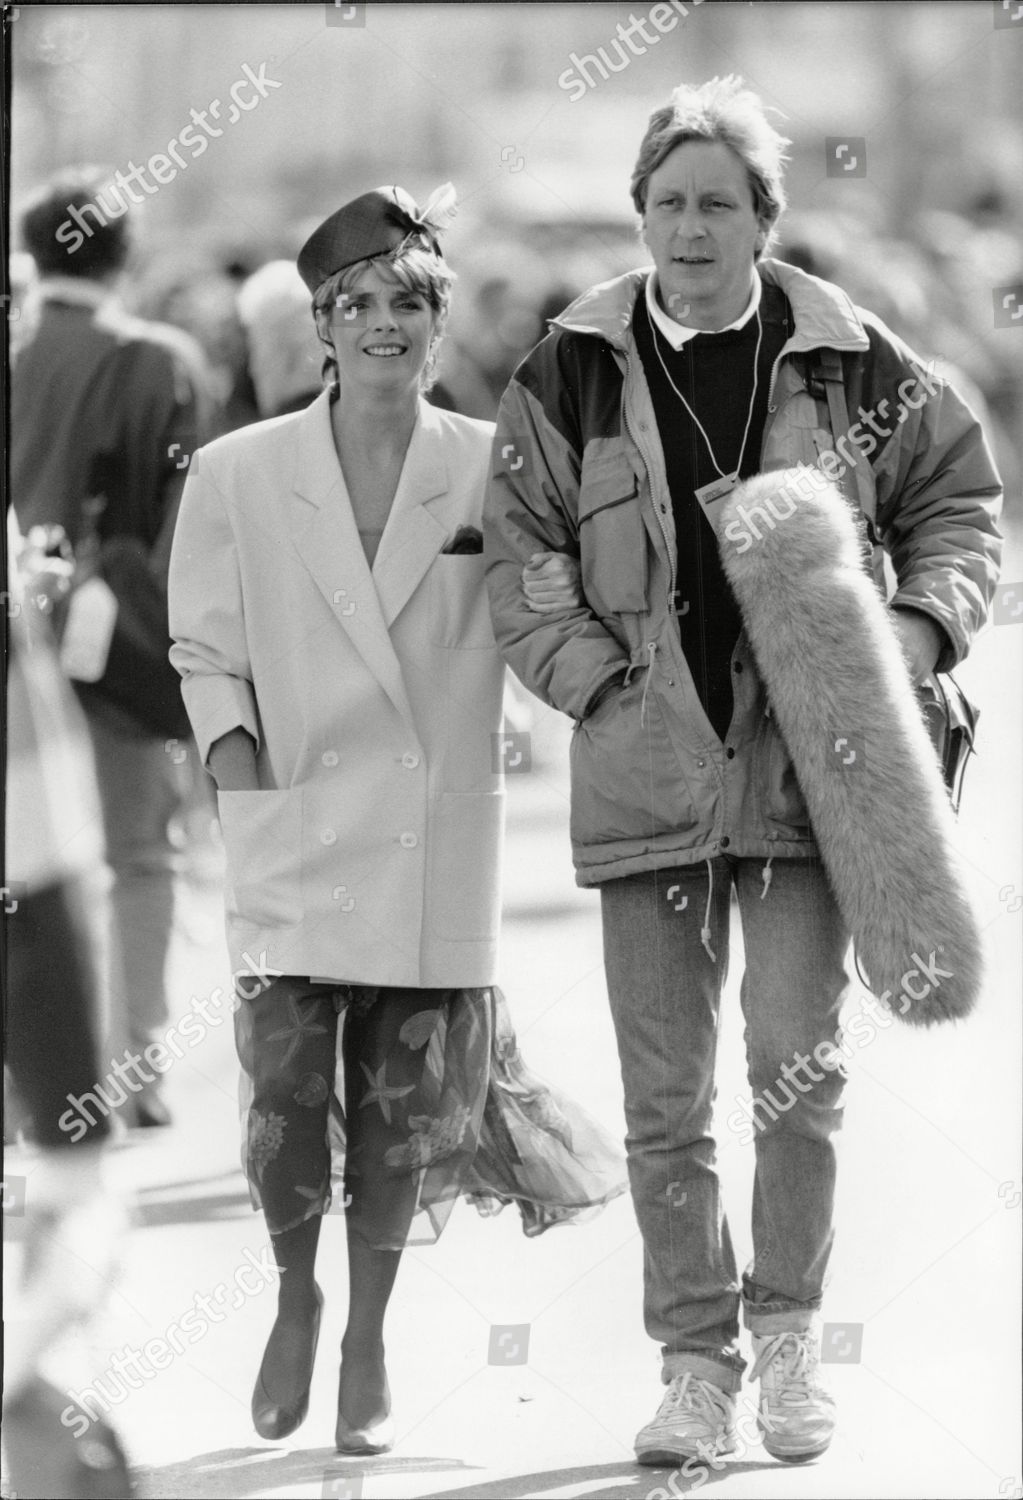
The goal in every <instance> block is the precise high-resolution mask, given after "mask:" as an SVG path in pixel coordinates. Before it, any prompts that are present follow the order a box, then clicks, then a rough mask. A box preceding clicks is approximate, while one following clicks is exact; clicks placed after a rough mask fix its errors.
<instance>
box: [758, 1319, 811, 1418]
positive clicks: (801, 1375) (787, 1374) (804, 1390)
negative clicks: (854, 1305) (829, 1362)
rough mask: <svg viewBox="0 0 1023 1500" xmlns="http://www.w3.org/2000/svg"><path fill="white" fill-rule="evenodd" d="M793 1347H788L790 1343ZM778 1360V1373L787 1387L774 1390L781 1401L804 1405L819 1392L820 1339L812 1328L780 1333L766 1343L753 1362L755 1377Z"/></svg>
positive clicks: (774, 1393)
mask: <svg viewBox="0 0 1023 1500" xmlns="http://www.w3.org/2000/svg"><path fill="white" fill-rule="evenodd" d="M789 1341H791V1343H790V1347H789V1348H788V1349H786V1347H785V1345H786V1343H789ZM775 1360H777V1361H778V1373H779V1375H780V1377H781V1381H782V1382H783V1388H782V1389H781V1390H778V1391H772V1392H771V1393H770V1394H771V1395H774V1396H777V1397H778V1399H779V1400H781V1401H788V1402H790V1403H791V1404H792V1405H794V1406H795V1405H801V1404H802V1403H804V1402H807V1401H809V1400H810V1399H811V1397H812V1396H815V1395H817V1394H818V1381H817V1363H818V1356H817V1340H816V1338H815V1336H814V1334H813V1333H812V1332H810V1331H809V1330H807V1331H806V1332H805V1333H793V1332H791V1331H788V1332H785V1333H778V1334H776V1335H775V1336H774V1338H772V1339H770V1341H769V1342H768V1343H766V1344H764V1346H763V1348H762V1349H761V1351H760V1353H759V1354H758V1355H757V1357H756V1359H755V1360H754V1363H753V1369H752V1370H751V1372H750V1379H751V1380H758V1379H759V1378H760V1377H761V1376H762V1375H763V1373H764V1371H765V1370H766V1368H767V1367H768V1365H771V1364H773V1363H774V1361H775Z"/></svg>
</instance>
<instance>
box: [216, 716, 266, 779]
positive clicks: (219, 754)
mask: <svg viewBox="0 0 1023 1500" xmlns="http://www.w3.org/2000/svg"><path fill="white" fill-rule="evenodd" d="M209 768H210V775H211V776H212V777H213V780H214V781H215V782H216V783H217V791H218V792H258V791H259V775H258V772H257V771H256V746H255V744H254V742H253V739H252V736H251V734H249V732H248V730H246V729H242V728H241V726H240V725H239V726H238V728H236V729H229V730H228V732H227V734H222V735H221V736H220V739H219V740H215V741H214V742H213V744H212V745H211V746H210V754H209Z"/></svg>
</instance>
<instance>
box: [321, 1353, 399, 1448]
mask: <svg viewBox="0 0 1023 1500" xmlns="http://www.w3.org/2000/svg"><path fill="white" fill-rule="evenodd" d="M343 1366H344V1358H343V1356H342V1368H343ZM382 1399H383V1404H384V1405H385V1406H386V1407H387V1414H386V1416H383V1417H379V1418H377V1420H376V1421H375V1422H367V1423H366V1424H365V1426H362V1427H353V1426H352V1424H351V1423H350V1422H349V1421H348V1420H347V1418H346V1417H345V1416H344V1415H343V1414H342V1411H341V1392H340V1390H339V1391H338V1398H337V1426H336V1427H335V1429H334V1445H335V1447H336V1448H337V1451H338V1452H339V1453H388V1452H389V1451H390V1450H391V1449H392V1448H393V1447H394V1419H393V1418H392V1416H391V1391H390V1387H389V1386H388V1384H387V1375H386V1373H385V1374H384V1384H383V1391H382Z"/></svg>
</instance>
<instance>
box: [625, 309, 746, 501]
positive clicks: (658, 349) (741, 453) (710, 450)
mask: <svg viewBox="0 0 1023 1500" xmlns="http://www.w3.org/2000/svg"><path fill="white" fill-rule="evenodd" d="M650 323H651V328H652V330H653V335H654V350H655V352H656V354H657V358H658V359H659V360H660V362H661V369H662V370H663V371H664V375H665V379H666V380H667V382H668V384H669V385H670V386H671V388H672V390H673V391H674V392H675V395H676V396H677V397H678V399H679V400H680V401H681V403H682V405H683V406H684V407H685V409H686V411H687V412H688V413H689V415H690V417H691V418H692V420H693V422H694V423H695V424H696V427H697V428H698V429H699V433H700V436H701V437H702V438H703V441H704V442H705V443H706V444H707V452H708V453H709V454H710V461H711V463H712V464H713V465H714V467H715V469H717V471H718V474H719V475H720V477H721V478H722V479H727V478H729V477H730V476H729V475H727V474H726V473H725V471H724V469H723V468H722V467H721V465H720V464H719V463H718V461H717V459H716V458H715V457H714V449H713V448H712V447H711V446H710V438H709V437H708V436H707V434H706V432H705V431H704V429H703V423H702V422H701V421H700V419H699V417H698V416H697V415H696V413H695V412H694V411H693V408H692V407H691V406H690V405H689V402H688V401H687V400H686V398H685V396H683V394H682V392H681V391H680V390H679V388H678V386H677V385H676V384H675V382H674V381H673V380H672V378H671V375H670V373H669V371H668V366H667V365H666V364H665V363H664V356H663V354H662V353H661V346H660V344H659V343H658V342H657V335H658V333H659V332H660V330H659V329H658V328H657V327H656V326H655V325H654V322H653V319H652V318H651V320H650ZM661 337H662V338H663V337H664V335H663V334H661ZM763 337H764V325H763V323H762V322H761V321H760V308H759V307H758V308H757V347H756V349H755V350H754V353H753V394H752V396H750V400H749V411H748V412H747V413H746V430H745V431H744V432H743V435H742V447H741V448H740V449H739V461H738V463H737V464H736V465H735V476H736V478H737V477H738V474H739V470H740V469H741V468H742V460H743V458H744V456H745V453H746V439H747V438H748V437H749V429H750V423H751V422H752V421H753V408H754V406H755V405H756V400H757V382H758V381H759V379H760V344H761V341H762V339H763Z"/></svg>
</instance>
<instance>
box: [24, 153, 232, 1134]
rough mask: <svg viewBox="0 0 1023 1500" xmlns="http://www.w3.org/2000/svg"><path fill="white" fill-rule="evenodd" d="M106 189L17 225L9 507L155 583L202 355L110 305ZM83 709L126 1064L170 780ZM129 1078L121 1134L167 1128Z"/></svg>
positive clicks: (158, 742) (195, 432)
mask: <svg viewBox="0 0 1023 1500" xmlns="http://www.w3.org/2000/svg"><path fill="white" fill-rule="evenodd" d="M104 185H105V179H104V177H103V175H102V174H100V173H99V172H97V171H95V170H93V169H88V168H82V169H74V170H71V171H68V172H65V173H62V174H61V175H60V176H59V177H57V178H55V179H53V180H52V181H51V182H49V183H47V184H46V185H45V186H44V187H43V188H41V189H40V190H39V191H38V192H37V193H36V194H35V195H34V196H33V198H32V200H31V201H30V202H29V204H28V205H27V206H26V208H25V210H24V213H23V216H22V221H21V224H22V236H23V239H24V243H25V247H26V249H27V250H28V251H29V252H30V253H31V255H32V256H33V258H34V260H35V262H36V266H37V267H38V271H39V277H40V279H39V283H38V287H37V289H36V293H35V295H36V297H37V298H38V300H39V302H40V304H41V305H40V307H39V312H38V319H37V322H36V326H35V328H34V331H33V335H32V337H31V339H30V341H29V342H28V343H27V344H25V345H24V346H23V347H22V348H21V350H20V351H19V354H18V360H17V363H16V366H15V369H14V373H13V379H12V393H11V496H12V501H13V505H14V509H15V512H16V514H17V516H18V521H19V523H20V526H21V529H22V531H23V532H25V533H27V532H28V531H29V529H30V528H31V527H32V526H35V525H45V524H55V525H59V526H62V527H63V528H64V530H65V531H66V533H67V536H68V538H69V539H70V542H71V544H72V546H73V547H75V549H76V550H77V551H82V550H83V549H87V548H88V547H89V545H90V544H91V543H92V542H93V541H94V540H98V541H99V542H100V543H102V542H104V541H106V540H108V539H110V538H113V537H130V538H134V539H137V540H138V541H139V542H141V543H142V544H143V546H144V547H145V548H146V550H147V552H149V553H150V555H151V556H152V557H153V559H154V562H155V563H156V564H157V566H158V567H159V568H160V569H161V571H162V576H163V578H164V581H165V580H166V567H167V560H168V557H169V547H170V533H171V530H172V528H173V518H174V515H175V513H176V508H177V504H178V500H179V498H180V494H181V489H182V487H183V484H184V477H185V474H186V473H187V468H188V459H189V456H190V455H191V453H192V452H193V451H194V450H195V448H196V447H197V446H198V445H199V444H200V443H201V442H203V441H205V438H206V436H208V435H210V432H209V429H210V426H211V416H212V412H211V406H210V400H209V396H208V388H207V386H206V383H205V382H206V376H205V370H204V365H203V360H202V355H201V354H200V352H199V350H198V347H197V346H196V345H195V344H194V343H193V341H192V340H191V339H190V338H189V337H188V335H186V334H183V333H181V332H180V331H179V330H177V329H172V328H169V327H164V326H163V325H158V324H153V323H143V322H140V321H139V320H137V319H135V318H130V317H128V315H127V314H126V313H125V312H124V311H123V310H122V309H121V307H120V305H119V303H118V301H117V297H116V293H115V289H116V286H117V283H118V281H119V278H120V275H121V271H122V268H123V267H124V265H125V262H126V260H127V257H128V253H129V250H130V244H131V241H130V236H129V230H128V221H127V216H126V210H127V203H126V202H125V201H124V200H123V199H121V198H120V197H119V195H118V194H117V192H116V191H115V189H114V188H113V187H112V186H110V185H109V184H108V183H107V184H106V188H105V191H104ZM76 226H78V227H76ZM168 642H169V634H168ZM84 707H85V709H86V718H87V722H88V725H89V730H90V734H91V739H92V744H93V749H94V752H95V760H96V772H97V776H98V780H99V787H100V794H101V804H102V811H103V825H104V833H105V837H106V848H107V861H108V863H109V865H110V867H111V870H112V872H113V887H112V892H111V903H112V906H111V921H110V954H109V957H110V975H109V996H108V1003H109V1007H110V1035H109V1037H108V1038H107V1044H108V1045H109V1047H110V1049H111V1051H112V1053H113V1059H114V1060H121V1061H122V1062H123V1060H124V1059H123V1056H122V1052H123V1048H124V1047H125V1046H129V1047H130V1048H131V1051H132V1052H133V1053H136V1054H141V1053H142V1052H143V1051H144V1050H145V1048H146V1047H147V1046H149V1044H150V1043H152V1042H154V1041H157V1040H158V1039H159V1037H160V1033H161V1031H162V1029H163V1028H164V1027H165V1026H166V1022H167V1002H166V996H165V993H164V964H165V960H166V956H167V949H168V945H169V940H170V932H171V924H172V919H173V899H174V898H173V865H174V850H173V846H172V843H171V839H170V836H169V833H168V826H169V822H170V819H171V817H172V816H173V815H174V813H175V811H176V809H177V807H178V803H179V788H178V776H179V769H178V767H177V766H176V765H175V763H174V760H173V758H172V756H171V755H169V754H168V753H167V750H166V745H165V738H164V737H163V736H159V737H157V736H155V735H154V734H153V733H152V731H151V730H150V729H147V728H146V727H145V726H144V725H143V724H142V723H141V722H140V721H139V720H138V719H136V718H135V717H134V716H133V715H132V713H131V712H130V711H128V710H127V709H125V708H123V707H119V706H117V705H115V704H114V703H112V702H108V701H105V700H104V699H102V698H101V697H100V696H99V695H98V693H97V692H90V693H89V695H88V699H87V701H85V702H84ZM103 1058H104V1061H106V1058H107V1052H106V1050H104V1053H103ZM138 1076H139V1079H140V1080H147V1079H148V1080H152V1081H146V1082H144V1083H142V1085H141V1086H140V1087H139V1089H138V1090H137V1091H136V1092H133V1093H132V1094H131V1095H130V1100H133V1101H134V1120H132V1119H131V1117H130V1116H129V1117H128V1119H127V1121H126V1123H129V1124H130V1123H135V1124H138V1125H146V1126H148V1125H162V1124H166V1123H167V1121H168V1119H169V1116H168V1113H167V1109H166V1105H165V1104H164V1103H163V1100H162V1098H161V1096H160V1091H159V1082H160V1075H159V1074H157V1073H154V1072H153V1071H152V1070H150V1069H148V1068H146V1067H145V1066H144V1065H143V1067H142V1068H141V1069H140V1070H139V1075H138Z"/></svg>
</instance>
